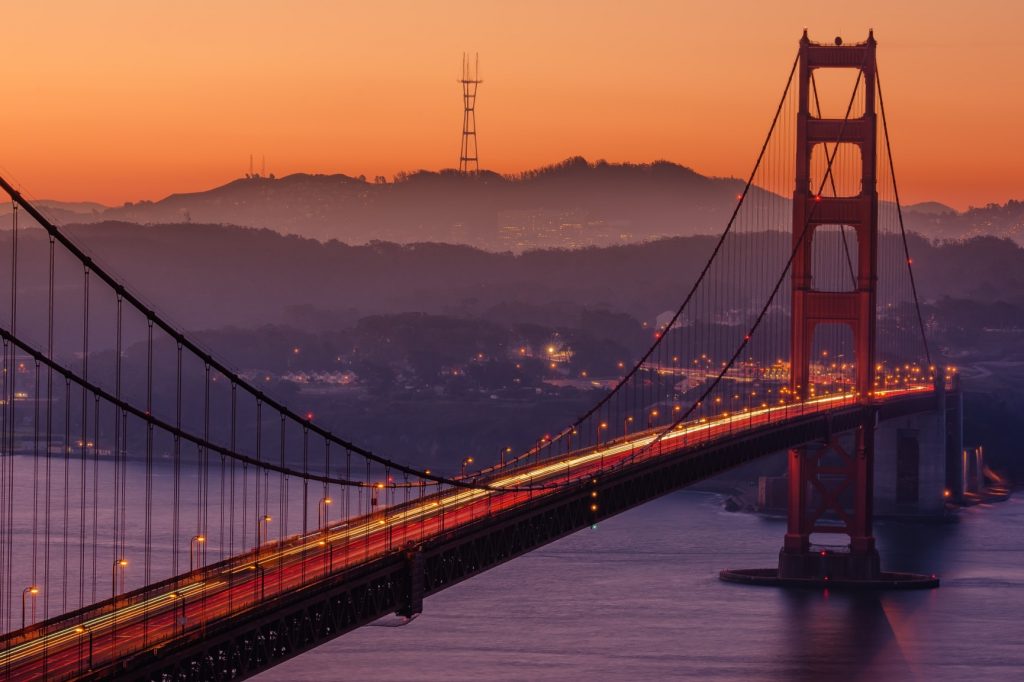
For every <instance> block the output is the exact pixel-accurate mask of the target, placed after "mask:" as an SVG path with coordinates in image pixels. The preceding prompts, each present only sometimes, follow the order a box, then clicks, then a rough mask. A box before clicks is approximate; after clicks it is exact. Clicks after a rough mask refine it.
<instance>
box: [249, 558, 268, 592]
mask: <svg viewBox="0 0 1024 682" xmlns="http://www.w3.org/2000/svg"><path fill="white" fill-rule="evenodd" d="M251 568H252V570H253V571H255V572H256V573H258V574H259V581H260V585H259V590H260V599H259V600H260V601H263V599H264V597H266V588H267V569H265V568H263V567H262V566H260V565H259V564H258V563H254V564H253V565H252V566H251ZM252 587H253V591H254V592H255V591H256V582H255V580H254V581H253V584H252Z"/></svg>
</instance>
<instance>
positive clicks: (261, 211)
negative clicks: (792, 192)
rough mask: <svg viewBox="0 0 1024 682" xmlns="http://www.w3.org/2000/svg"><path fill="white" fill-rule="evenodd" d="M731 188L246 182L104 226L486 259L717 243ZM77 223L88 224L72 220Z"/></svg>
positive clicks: (599, 172)
mask: <svg viewBox="0 0 1024 682" xmlns="http://www.w3.org/2000/svg"><path fill="white" fill-rule="evenodd" d="M740 187H741V185H740V182H739V181H738V180H734V179H721V178H708V177H705V176H702V175H700V174H698V173H696V172H694V171H692V170H690V169H688V168H685V167H683V166H679V165H676V164H672V163H668V162H656V163H653V164H645V165H633V164H608V163H604V162H598V163H597V164H589V163H587V161H586V160H584V159H582V158H578V157H577V158H574V159H569V160H567V161H565V162H563V163H561V164H558V165H556V166H551V167H547V168H543V169H539V170H535V171H530V172H527V173H523V174H521V175H520V176H516V177H506V176H501V175H497V174H494V173H489V172H484V173H481V174H480V175H479V176H466V175H461V174H458V173H455V172H453V171H442V172H440V173H435V172H428V171H418V172H415V173H410V174H401V175H399V176H398V177H397V178H395V179H394V181H390V182H386V181H384V179H383V178H379V179H377V180H376V181H367V180H366V179H365V178H362V177H359V178H352V177H348V176H345V175H307V174H295V175H289V176H287V177H284V178H274V177H266V178H264V177H250V178H243V179H239V180H235V181H233V182H230V183H228V184H226V185H224V186H221V187H217V188H214V189H211V190H209V191H205V192H196V193H191V194H172V195H170V196H168V197H167V198H165V199H162V200H160V201H156V202H149V201H143V202H138V203H134V204H126V205H124V206H121V207H117V208H112V209H109V210H107V211H106V212H104V213H103V215H102V217H103V219H104V220H124V221H129V222H135V223H143V224H145V223H182V222H186V223H187V222H195V223H219V224H231V225H244V226H247V227H265V228H269V229H273V230H276V231H279V232H282V233H285V234H296V235H301V236H304V237H311V238H314V239H320V240H324V241H326V240H330V239H338V240H341V241H344V242H346V243H351V244H362V243H367V242H369V241H372V240H386V241H394V242H398V243H410V242H422V241H437V242H450V243H462V244H471V245H474V246H479V247H482V248H486V249H490V250H514V251H518V250H523V249H525V248H531V247H553V246H561V247H579V246H589V245H610V244H617V243H626V242H633V241H640V240H645V239H650V238H652V237H658V236H677V235H692V234H707V233H715V232H718V231H719V230H720V229H721V227H722V225H724V224H725V220H726V219H727V217H728V214H729V211H730V210H731V208H732V205H733V202H734V200H735V195H736V193H737V191H738V189H739V188H740ZM82 218H83V220H81V222H87V221H91V218H90V217H88V216H85V215H83V216H82Z"/></svg>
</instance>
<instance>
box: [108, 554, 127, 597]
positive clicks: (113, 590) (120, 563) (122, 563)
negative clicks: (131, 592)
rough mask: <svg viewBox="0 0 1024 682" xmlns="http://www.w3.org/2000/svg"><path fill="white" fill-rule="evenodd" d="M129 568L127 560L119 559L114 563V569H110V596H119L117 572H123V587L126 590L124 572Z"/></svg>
mask: <svg viewBox="0 0 1024 682" xmlns="http://www.w3.org/2000/svg"><path fill="white" fill-rule="evenodd" d="M126 568H128V560H127V559H125V558H121V559H117V560H116V561H114V565H113V567H112V568H111V569H110V596H111V597H116V596H117V571H118V569H120V570H121V585H122V589H124V570H125V569H126Z"/></svg>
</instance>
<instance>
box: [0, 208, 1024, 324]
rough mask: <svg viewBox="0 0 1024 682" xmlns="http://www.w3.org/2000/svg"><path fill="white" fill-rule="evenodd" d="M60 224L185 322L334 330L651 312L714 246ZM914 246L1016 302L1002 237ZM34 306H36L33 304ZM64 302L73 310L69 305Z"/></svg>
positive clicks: (1016, 277) (960, 280)
mask: <svg viewBox="0 0 1024 682" xmlns="http://www.w3.org/2000/svg"><path fill="white" fill-rule="evenodd" d="M69 232H70V233H71V234H72V235H73V236H74V238H75V239H76V240H77V241H78V242H80V243H81V244H83V245H84V246H85V247H86V249H87V250H88V251H89V252H90V253H92V254H93V255H94V257H95V259H96V260H97V262H100V263H103V264H105V265H108V266H109V267H110V268H111V269H112V270H113V271H114V272H116V273H118V275H119V276H121V277H123V278H124V280H125V281H127V282H130V283H131V284H132V286H133V288H135V289H136V290H137V291H139V292H140V293H141V294H142V295H143V296H144V297H145V299H146V300H147V301H150V302H151V303H152V304H153V305H155V306H157V307H158V308H160V309H162V310H164V311H165V312H167V313H169V314H171V315H172V316H173V318H174V319H175V320H177V321H178V322H179V324H181V325H182V326H185V327H188V328H192V329H196V328H211V327H219V326H223V325H228V324H231V325H239V326H251V325H255V324H263V323H271V322H275V323H278V322H288V323H298V324H300V326H304V327H324V326H331V325H335V326H336V325H338V324H347V323H348V322H350V321H351V320H352V319H354V317H356V316H359V315H365V314H374V313H390V312H402V311H410V310H412V311H423V312H433V313H446V314H466V315H480V314H483V313H484V312H486V311H487V310H489V309H490V308H492V307H493V306H496V305H498V304H500V303H512V302H519V303H525V304H529V305H543V306H548V305H550V304H552V303H557V302H559V301H568V302H572V303H573V304H575V305H588V306H604V307H607V308H609V309H612V310H622V311H628V312H630V313H631V314H633V315H634V316H636V317H638V318H640V319H652V318H653V317H654V316H656V315H658V314H660V313H662V312H664V311H666V310H668V309H670V308H674V307H675V306H676V305H677V304H678V302H679V300H680V298H681V296H682V295H683V294H684V292H685V290H686V288H687V287H688V286H689V284H690V283H691V282H692V281H693V278H694V277H695V276H696V273H697V272H698V270H699V268H700V266H701V265H703V262H704V259H705V258H706V256H707V254H708V252H709V251H710V249H711V248H712V246H713V243H714V239H713V238H711V237H706V236H695V237H680V238H672V239H666V240H661V241H657V242H651V243H646V244H632V245H623V246H616V247H607V248H590V249H580V250H575V251H570V252H566V251H555V250H545V251H531V252H527V253H524V254H518V255H516V254H510V253H493V252H487V251H483V250H479V249H474V248H471V247H468V246H454V245H445V244H431V243H420V244H410V245H404V246H403V245H397V244H392V243H385V242H374V243H372V244H369V245H362V246H351V245H346V244H343V243H341V242H337V241H331V242H327V243H323V242H319V241H316V240H313V239H303V238H300V237H295V236H283V235H280V234H278V233H276V232H273V231H271V230H255V229H249V228H237V227H225V226H218V225H197V224H179V225H154V226H138V225H132V224H129V223H99V224H94V225H79V226H73V227H72V228H70V229H69ZM752 238H753V237H752ZM6 239H9V235H8V233H2V232H0V240H6ZM757 239H759V240H761V243H759V244H755V245H752V246H753V247H756V248H759V249H765V250H766V257H767V256H773V257H776V258H779V257H782V256H783V254H784V253H785V249H787V248H788V239H787V238H785V237H784V236H782V235H779V234H776V235H774V236H772V237H770V238H769V237H763V236H762V237H757ZM20 249H21V253H22V254H23V258H24V264H23V265H22V267H21V269H20V271H19V277H20V278H22V281H23V282H26V283H27V282H29V281H30V280H31V279H32V278H38V287H37V288H36V289H35V290H34V291H35V292H36V294H37V295H39V296H42V295H43V292H45V279H44V277H45V273H44V272H32V271H31V268H30V266H29V265H28V264H29V263H37V264H42V263H45V262H46V260H45V254H43V253H42V251H43V250H44V249H45V240H44V239H43V235H42V233H41V232H38V231H26V232H24V233H23V235H22V238H21V240H20ZM33 251H36V252H37V253H36V255H34V256H33V255H32V252H33ZM911 251H912V253H913V255H914V261H915V267H916V272H917V276H918V283H919V287H920V290H921V292H922V295H923V296H924V297H925V298H927V299H939V298H942V297H944V296H953V297H966V298H977V299H980V300H990V299H993V298H1001V299H1003V300H1011V301H1019V300H1022V299H1024V249H1021V248H1019V247H1017V246H1015V245H1014V244H1013V243H1012V242H1008V241H1003V240H999V239H995V238H991V237H984V238H976V239H972V240H969V241H967V242H964V243H958V242H954V243H936V244H932V243H929V242H928V241H926V240H924V239H922V238H920V237H916V236H912V241H911ZM57 265H58V269H57V280H58V282H61V281H62V279H63V280H64V281H68V282H71V281H72V279H70V278H81V276H82V275H81V271H80V269H79V268H77V267H71V266H67V267H66V266H65V264H63V263H62V262H60V261H58V263H57ZM74 281H77V280H74ZM0 284H2V283H0ZM200 302H201V304H200ZM38 303H39V305H38V306H37V307H38V309H39V310H42V309H44V308H45V306H43V305H42V303H43V301H42V299H40V300H39V301H38ZM60 303H61V300H60V297H58V304H60ZM67 303H68V305H69V307H72V308H73V306H74V304H75V303H76V302H75V301H68V302H67ZM35 308H36V307H34V306H33V304H32V302H31V301H29V300H27V299H26V300H25V301H24V302H23V303H22V304H21V310H23V311H26V312H25V314H26V315H27V314H29V312H27V311H30V310H33V309H35ZM508 314H510V315H511V314H514V310H513V309H508ZM58 317H59V319H61V320H62V321H63V318H62V317H61V316H58ZM67 324H69V325H71V326H72V327H73V326H74V325H75V324H77V322H76V316H74V315H68V316H67Z"/></svg>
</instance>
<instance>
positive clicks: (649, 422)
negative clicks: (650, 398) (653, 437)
mask: <svg viewBox="0 0 1024 682" xmlns="http://www.w3.org/2000/svg"><path fill="white" fill-rule="evenodd" d="M657 418H658V411H657V410H651V412H650V414H648V415H647V428H648V429H651V428H654V420H656V419H657Z"/></svg>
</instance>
